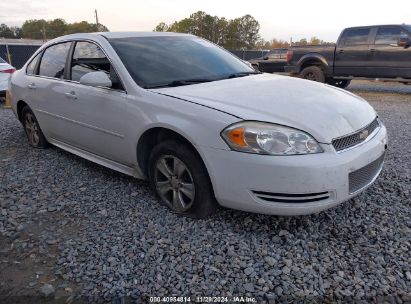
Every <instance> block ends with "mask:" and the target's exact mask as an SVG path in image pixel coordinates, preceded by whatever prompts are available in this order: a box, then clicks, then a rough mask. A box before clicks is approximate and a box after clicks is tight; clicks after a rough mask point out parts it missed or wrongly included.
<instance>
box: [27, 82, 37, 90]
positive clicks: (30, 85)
mask: <svg viewBox="0 0 411 304" xmlns="http://www.w3.org/2000/svg"><path fill="white" fill-rule="evenodd" d="M28 87H29V89H31V90H34V89H36V88H37V87H36V84H35V83H34V82H32V83H30V84H29V85H28Z"/></svg>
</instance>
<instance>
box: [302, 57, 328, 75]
mask: <svg viewBox="0 0 411 304" xmlns="http://www.w3.org/2000/svg"><path fill="white" fill-rule="evenodd" d="M297 66H298V72H299V73H300V72H301V71H302V70H304V69H305V68H306V67H309V66H319V67H321V68H322V69H323V70H325V69H327V68H328V62H327V60H326V59H325V58H324V56H322V55H321V54H306V55H304V56H303V57H301V59H300V60H299V62H298V63H297Z"/></svg>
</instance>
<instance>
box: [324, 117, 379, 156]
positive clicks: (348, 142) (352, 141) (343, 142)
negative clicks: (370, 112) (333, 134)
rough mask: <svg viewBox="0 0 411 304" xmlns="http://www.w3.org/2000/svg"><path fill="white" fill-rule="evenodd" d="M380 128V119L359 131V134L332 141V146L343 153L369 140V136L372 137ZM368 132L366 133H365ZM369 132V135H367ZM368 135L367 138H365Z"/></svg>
mask: <svg viewBox="0 0 411 304" xmlns="http://www.w3.org/2000/svg"><path fill="white" fill-rule="evenodd" d="M379 126H380V123H379V122H378V118H375V119H374V120H373V121H372V122H371V123H370V124H369V125H368V126H366V127H365V128H362V129H361V130H358V131H357V132H355V133H353V134H350V135H347V136H343V137H339V138H335V139H333V140H332V142H331V143H332V145H333V146H334V149H335V150H336V151H342V150H345V149H348V148H351V147H354V146H356V145H358V144H360V143H362V142H363V141H365V140H366V139H367V137H368V136H370V135H371V133H372V132H374V131H375V129H377V128H378V127H379ZM365 131H366V132H365ZM367 132H368V133H367ZM365 134H366V136H364V135H365Z"/></svg>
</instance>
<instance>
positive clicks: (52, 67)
mask: <svg viewBox="0 0 411 304" xmlns="http://www.w3.org/2000/svg"><path fill="white" fill-rule="evenodd" d="M70 45H71V42H64V43H59V44H55V45H52V46H50V47H48V48H47V49H46V50H45V51H44V54H43V57H42V58H41V63H40V70H39V75H41V76H47V77H53V78H61V79H63V78H64V77H65V76H64V75H65V66H66V59H67V55H68V52H69V49H70Z"/></svg>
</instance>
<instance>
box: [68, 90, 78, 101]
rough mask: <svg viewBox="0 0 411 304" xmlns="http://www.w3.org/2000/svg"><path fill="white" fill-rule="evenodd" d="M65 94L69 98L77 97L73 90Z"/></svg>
mask: <svg viewBox="0 0 411 304" xmlns="http://www.w3.org/2000/svg"><path fill="white" fill-rule="evenodd" d="M65 95H66V97H67V98H69V99H74V100H75V99H77V95H76V93H75V92H74V91H71V92H69V93H66V94H65Z"/></svg>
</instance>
